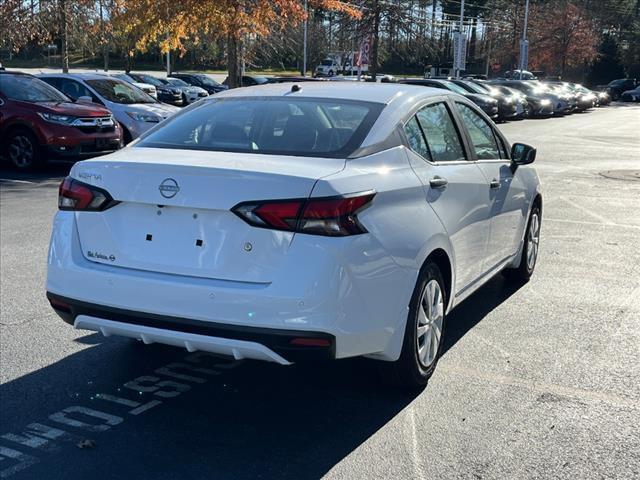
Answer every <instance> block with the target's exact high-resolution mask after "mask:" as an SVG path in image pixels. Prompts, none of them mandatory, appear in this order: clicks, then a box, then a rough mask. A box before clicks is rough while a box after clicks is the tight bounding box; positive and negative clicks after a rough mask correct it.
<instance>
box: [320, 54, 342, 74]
mask: <svg viewBox="0 0 640 480" xmlns="http://www.w3.org/2000/svg"><path fill="white" fill-rule="evenodd" d="M341 71H342V65H340V62H339V61H338V60H337V59H335V58H325V59H324V60H322V61H321V62H320V65H318V66H317V67H316V72H315V73H316V76H317V77H333V76H334V75H338V74H339V73H340V72H341Z"/></svg>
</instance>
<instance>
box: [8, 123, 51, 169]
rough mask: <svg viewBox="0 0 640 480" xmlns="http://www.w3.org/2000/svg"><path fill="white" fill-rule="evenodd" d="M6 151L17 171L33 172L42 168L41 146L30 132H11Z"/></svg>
mask: <svg viewBox="0 0 640 480" xmlns="http://www.w3.org/2000/svg"><path fill="white" fill-rule="evenodd" d="M4 150H5V151H4V154H5V156H6V158H7V160H9V162H11V164H12V165H13V167H14V168H16V169H17V170H22V171H31V170H35V169H36V168H38V167H39V166H40V161H41V157H42V155H41V153H40V145H39V144H38V140H37V139H36V137H35V135H34V134H33V133H31V132H30V131H28V130H24V129H19V130H15V131H13V132H11V133H10V134H9V135H8V136H7V138H6V145H5V149H4Z"/></svg>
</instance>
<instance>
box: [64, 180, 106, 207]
mask: <svg viewBox="0 0 640 480" xmlns="http://www.w3.org/2000/svg"><path fill="white" fill-rule="evenodd" d="M116 203H117V202H114V200H113V198H111V195H109V193H108V192H107V191H106V190H103V189H101V188H98V187H94V186H93V185H87V184H86V183H82V182H79V181H78V180H75V179H73V178H71V177H67V178H65V179H64V180H63V181H62V183H61V184H60V188H59V189H58V208H59V209H60V210H82V211H89V212H99V211H102V210H106V209H107V208H109V207H112V206H113V205H115V204H116Z"/></svg>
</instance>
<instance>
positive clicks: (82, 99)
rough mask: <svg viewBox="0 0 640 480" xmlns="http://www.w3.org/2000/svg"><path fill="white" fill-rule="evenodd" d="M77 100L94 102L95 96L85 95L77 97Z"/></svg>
mask: <svg viewBox="0 0 640 480" xmlns="http://www.w3.org/2000/svg"><path fill="white" fill-rule="evenodd" d="M76 102H80V103H93V98H91V97H89V96H88V95H83V96H82V97H78V98H76Z"/></svg>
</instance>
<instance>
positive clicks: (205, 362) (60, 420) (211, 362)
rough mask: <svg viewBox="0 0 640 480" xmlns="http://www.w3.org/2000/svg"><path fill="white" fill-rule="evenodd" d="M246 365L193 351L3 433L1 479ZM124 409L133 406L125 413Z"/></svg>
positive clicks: (0, 446) (1, 440)
mask: <svg viewBox="0 0 640 480" xmlns="http://www.w3.org/2000/svg"><path fill="white" fill-rule="evenodd" d="M241 364H242V362H238V361H232V362H229V361H226V360H224V359H223V358H221V357H219V356H216V355H213V354H209V353H206V352H195V353H191V354H189V355H187V356H186V357H184V358H183V359H182V361H180V362H171V363H169V364H167V365H164V366H162V367H160V368H156V369H155V370H153V372H151V373H150V374H148V375H141V376H138V377H136V378H134V379H132V380H129V381H127V382H124V383H123V384H122V385H121V386H120V387H116V389H115V390H116V391H115V392H108V393H96V394H95V395H93V396H91V397H90V400H91V401H92V403H91V407H88V406H86V405H77V404H75V405H69V406H68V407H65V408H63V409H61V410H59V411H57V412H54V413H52V414H50V415H49V416H48V417H47V419H46V420H44V421H43V422H32V423H29V424H28V425H26V427H24V428H23V429H22V431H20V432H19V433H15V432H9V433H4V434H2V435H0V479H4V478H9V477H11V476H13V475H15V474H16V473H18V472H21V471H23V470H26V469H28V468H29V467H31V466H33V465H35V464H37V463H39V462H40V461H41V460H42V459H43V455H51V454H54V455H59V454H61V453H62V452H63V451H64V448H65V447H66V448H68V447H70V446H74V445H76V446H78V445H79V443H80V442H82V441H83V434H86V433H87V432H88V433H92V434H100V433H102V432H106V431H108V430H110V429H112V428H114V427H118V426H119V425H121V424H123V423H125V422H126V421H127V419H128V418H131V417H130V416H138V415H140V414H143V413H145V412H147V411H149V410H151V409H152V408H156V407H158V406H160V405H162V403H163V402H165V401H167V400H170V399H172V398H176V397H178V396H180V395H182V394H183V393H187V392H189V391H191V387H192V386H195V385H202V384H204V383H206V382H207V381H209V380H210V379H211V377H214V376H217V375H220V374H222V373H223V372H224V371H225V370H230V369H232V368H236V367H238V366H239V365H241ZM131 395H135V398H136V399H135V400H134V399H132V398H131ZM149 396H153V397H155V398H152V399H150V397H149ZM122 407H126V408H127V409H128V410H125V411H123V410H122ZM114 409H117V411H115V410H114ZM52 425H55V426H52Z"/></svg>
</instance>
